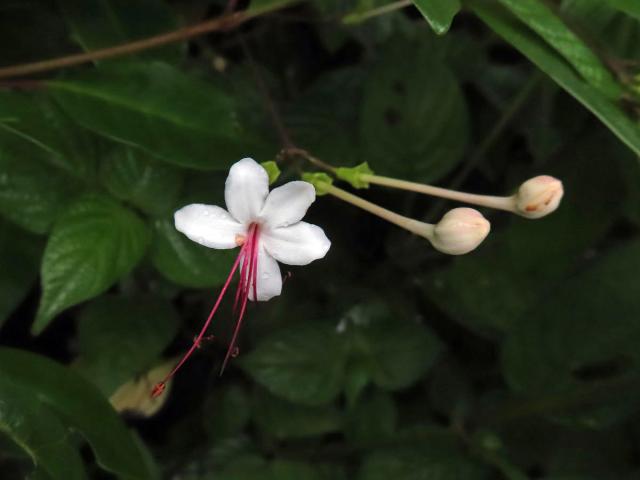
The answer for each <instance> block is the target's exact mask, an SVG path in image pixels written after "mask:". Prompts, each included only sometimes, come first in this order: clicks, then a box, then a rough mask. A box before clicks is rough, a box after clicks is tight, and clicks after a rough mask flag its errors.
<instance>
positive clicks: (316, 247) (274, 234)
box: [262, 222, 331, 265]
mask: <svg viewBox="0 0 640 480" xmlns="http://www.w3.org/2000/svg"><path fill="white" fill-rule="evenodd" d="M262 242H263V244H264V248H266V250H267V252H269V253H270V254H271V255H272V256H273V257H274V258H275V259H276V260H278V261H279V262H281V263H285V264H287V265H307V264H308V263H311V262H313V261H314V260H317V259H319V258H322V257H324V256H325V255H326V254H327V252H328V251H329V247H330V246H331V242H330V241H329V239H328V238H327V236H326V235H325V234H324V231H323V230H322V229H321V228H320V227H318V226H317V225H311V224H310V223H307V222H298V223H296V224H294V225H291V226H290V227H279V228H267V229H265V231H264V232H263V234H262Z"/></svg>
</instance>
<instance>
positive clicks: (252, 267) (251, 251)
mask: <svg viewBox="0 0 640 480" xmlns="http://www.w3.org/2000/svg"><path fill="white" fill-rule="evenodd" d="M259 240H260V225H258V224H257V223H252V224H251V225H249V229H248V230H247V235H246V236H243V235H238V236H237V237H236V243H237V244H238V246H241V248H240V252H239V253H238V256H237V257H236V260H235V262H234V263H233V266H232V267H231V271H230V272H229V276H228V277H227V280H226V281H225V283H224V285H223V286H222V289H221V290H220V294H219V295H218V298H217V300H216V302H215V304H214V305H213V308H212V309H211V312H210V313H209V316H208V317H207V320H206V322H205V323H204V325H203V326H202V329H201V330H200V333H199V334H198V336H197V337H196V338H195V339H194V341H193V344H192V345H191V347H190V348H189V350H187V352H186V353H185V354H184V355H183V357H182V358H181V359H180V361H179V362H178V364H177V365H176V366H175V367H174V368H173V370H171V372H170V373H169V374H168V375H167V376H166V377H165V378H164V380H162V381H161V382H159V383H158V384H156V385H155V386H154V387H153V390H152V391H151V396H152V397H154V398H155V397H158V396H160V395H162V393H163V392H164V390H165V387H166V383H167V381H168V380H169V379H170V378H171V377H173V376H174V375H175V374H176V372H177V371H178V370H179V369H180V368H181V367H182V365H184V363H185V362H186V361H187V359H188V358H189V357H190V356H191V355H192V354H193V352H194V351H195V350H196V349H198V348H199V347H200V344H201V342H202V340H203V338H204V337H205V333H206V332H207V330H208V328H209V326H210V325H211V321H212V320H213V316H214V315H215V313H216V311H217V310H218V307H219V306H220V303H221V302H222V298H223V297H224V295H225V293H226V292H227V290H228V288H229V285H230V284H231V280H232V279H233V275H234V274H235V273H236V271H238V269H239V271H240V282H239V283H238V287H237V290H236V295H235V301H234V304H233V313H234V315H236V314H237V317H236V325H235V327H234V330H233V336H232V337H231V342H230V343H229V347H228V348H227V353H226V355H225V358H224V362H223V363H222V368H221V370H220V373H221V374H222V372H224V369H225V368H226V366H227V363H228V362H229V359H230V358H232V357H236V356H237V355H238V348H237V347H236V341H237V339H238V333H239V332H240V328H241V327H242V321H243V319H244V314H245V311H246V309H247V303H248V300H249V296H250V294H251V292H253V299H254V300H257V299H258V287H257V282H258V249H259V245H260V241H259Z"/></svg>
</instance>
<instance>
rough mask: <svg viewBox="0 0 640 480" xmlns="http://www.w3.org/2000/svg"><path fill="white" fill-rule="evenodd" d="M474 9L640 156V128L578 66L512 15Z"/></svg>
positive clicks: (475, 6)
mask: <svg viewBox="0 0 640 480" xmlns="http://www.w3.org/2000/svg"><path fill="white" fill-rule="evenodd" d="M470 5H471V6H472V8H473V11H474V12H475V13H476V14H477V15H478V16H479V17H480V18H481V19H482V20H483V21H484V22H485V23H486V24H487V25H489V27H491V28H492V29H493V30H495V31H496V32H497V33H498V34H499V35H500V36H502V37H503V38H504V39H505V40H506V41H507V42H509V43H511V44H512V45H513V46H514V47H515V48H517V49H518V50H520V51H521V52H522V53H523V54H524V55H525V56H526V57H527V58H529V60H531V61H532V62H533V63H534V64H535V65H536V66H537V67H538V68H540V69H541V70H542V71H543V72H544V73H546V74H547V75H549V76H550V77H551V78H552V79H553V80H554V81H555V82H556V83H558V84H559V85H560V86H561V87H562V88H564V89H565V90H566V91H567V92H568V93H569V94H571V95H572V96H573V97H575V98H576V100H578V101H579V102H580V103H582V104H583V105H584V106H585V107H586V108H587V109H588V110H590V111H591V112H592V113H593V114H594V115H595V116H596V117H598V118H599V119H600V120H601V121H602V123H604V124H605V125H606V126H607V127H608V128H609V129H610V130H611V131H612V132H613V133H614V134H615V135H616V136H618V138H620V140H621V141H622V142H623V143H625V144H626V145H627V146H628V147H629V148H631V150H633V151H634V152H635V153H636V154H638V155H640V129H639V128H638V126H637V125H636V124H635V123H634V122H633V121H632V120H631V119H630V118H629V117H627V115H626V114H625V112H624V111H623V110H622V109H621V108H620V107H619V106H618V105H617V104H615V103H614V102H612V101H611V100H610V99H609V98H607V96H606V95H605V94H603V93H601V92H600V91H599V90H598V89H596V88H595V87H593V86H591V85H589V84H588V83H587V82H585V81H584V80H582V78H580V76H579V75H578V74H576V72H575V71H574V69H573V68H572V67H571V66H570V65H569V64H567V63H566V61H565V60H564V59H563V58H562V57H560V56H559V55H558V54H557V53H556V52H554V51H553V50H551V49H550V48H549V47H548V46H547V45H546V44H545V43H544V42H542V41H541V39H540V38H539V37H537V36H535V35H533V34H532V33H531V31H529V30H528V29H526V28H523V26H522V25H520V24H517V23H515V22H514V21H513V19H512V18H510V17H508V16H506V15H504V14H503V13H501V12H499V11H497V10H495V9H493V8H491V7H488V6H487V5H485V4H483V2H479V1H473V2H470Z"/></svg>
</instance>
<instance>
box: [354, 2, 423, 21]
mask: <svg viewBox="0 0 640 480" xmlns="http://www.w3.org/2000/svg"><path fill="white" fill-rule="evenodd" d="M412 4H413V1H412V0H399V1H397V2H393V3H390V4H388V5H383V6H382V7H378V8H373V9H371V10H367V11H364V12H354V13H350V14H348V15H345V16H344V17H343V18H342V22H343V23H346V24H349V23H360V22H364V21H365V20H369V19H370V18H374V17H378V16H380V15H384V14H386V13H390V12H394V11H396V10H400V9H402V8H405V7H408V6H409V5H412Z"/></svg>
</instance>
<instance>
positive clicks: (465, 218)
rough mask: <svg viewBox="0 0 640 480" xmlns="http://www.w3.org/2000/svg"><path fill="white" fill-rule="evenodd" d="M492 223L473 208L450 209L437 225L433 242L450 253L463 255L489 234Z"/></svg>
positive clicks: (438, 248) (443, 250)
mask: <svg viewBox="0 0 640 480" xmlns="http://www.w3.org/2000/svg"><path fill="white" fill-rule="evenodd" d="M490 230H491V224H490V223H489V221H488V220H487V219H486V218H484V217H483V216H482V214H481V213H480V212H479V211H477V210H474V209H473V208H454V209H453V210H449V211H448V212H447V213H446V214H445V215H444V216H443V217H442V219H441V220H440V221H439V222H438V223H437V224H436V225H435V228H434V230H433V235H432V236H431V239H430V240H431V244H432V245H433V247H434V248H435V249H436V250H439V251H441V252H442V253H448V254H449V255H463V254H465V253H469V252H470V251H471V250H475V249H476V248H477V247H478V245H480V244H481V243H482V241H483V240H484V239H485V238H486V237H487V235H489V231H490Z"/></svg>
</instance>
